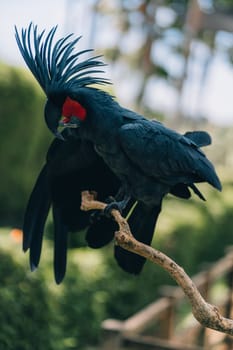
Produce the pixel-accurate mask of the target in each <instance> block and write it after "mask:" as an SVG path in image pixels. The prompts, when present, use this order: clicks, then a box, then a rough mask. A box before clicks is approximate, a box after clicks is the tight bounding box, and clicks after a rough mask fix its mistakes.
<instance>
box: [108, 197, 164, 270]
mask: <svg viewBox="0 0 233 350" xmlns="http://www.w3.org/2000/svg"><path fill="white" fill-rule="evenodd" d="M160 211H161V203H160V204H159V205H157V206H155V207H152V208H151V207H148V206H145V204H143V203H142V202H139V203H137V205H136V207H135V208H134V210H133V212H132V214H131V215H130V217H129V219H128V223H129V226H130V229H131V232H132V234H133V235H134V237H135V238H136V239H137V240H138V241H140V242H143V243H145V244H148V245H150V244H151V241H152V238H153V234H154V230H155V225H156V222H157V219H158V216H159V213H160ZM115 258H116V260H117V262H118V264H119V265H120V267H121V268H122V269H123V270H125V271H126V272H129V273H133V274H139V273H140V272H141V270H142V268H143V265H144V264H145V261H146V259H145V258H143V257H141V256H139V255H137V254H134V253H131V252H129V251H127V250H125V249H123V248H121V247H119V246H115Z"/></svg>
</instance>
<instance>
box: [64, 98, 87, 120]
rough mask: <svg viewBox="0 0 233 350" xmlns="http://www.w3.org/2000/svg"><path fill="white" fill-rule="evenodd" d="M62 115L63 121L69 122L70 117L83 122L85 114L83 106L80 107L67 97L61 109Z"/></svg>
mask: <svg viewBox="0 0 233 350" xmlns="http://www.w3.org/2000/svg"><path fill="white" fill-rule="evenodd" d="M62 115H63V116H64V117H65V118H64V119H65V120H66V118H67V120H68V121H69V120H70V118H71V117H76V118H78V119H80V120H85V118H86V115H87V112H86V110H85V108H83V106H81V105H80V103H78V102H77V101H74V100H72V99H71V98H70V97H67V98H66V100H65V103H64V104H63V107H62Z"/></svg>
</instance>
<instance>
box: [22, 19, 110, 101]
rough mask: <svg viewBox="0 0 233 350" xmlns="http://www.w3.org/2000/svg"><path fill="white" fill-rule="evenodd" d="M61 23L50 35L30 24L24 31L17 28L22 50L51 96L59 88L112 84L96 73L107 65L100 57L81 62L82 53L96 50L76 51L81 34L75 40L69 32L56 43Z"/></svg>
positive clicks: (35, 74)
mask: <svg viewBox="0 0 233 350" xmlns="http://www.w3.org/2000/svg"><path fill="white" fill-rule="evenodd" d="M56 30H57V26H55V27H53V28H51V30H50V31H49V32H48V34H47V35H46V33H45V30H43V31H41V32H38V28H37V26H36V25H33V23H30V24H29V26H28V28H26V29H22V30H21V32H19V31H18V29H17V28H16V27H15V37H16V42H17V45H18V47H19V50H20V52H21V54H22V56H23V58H24V61H25V62H26V64H27V66H28V68H29V69H30V70H31V72H32V74H33V75H34V77H35V78H36V80H37V81H38V83H39V84H40V86H41V87H42V89H43V90H44V92H45V93H46V95H47V96H49V95H50V94H51V93H54V92H57V91H66V90H74V91H75V90H76V89H78V88H81V87H84V86H87V85H91V84H109V83H110V82H109V80H108V79H105V78H101V77H98V76H95V74H99V73H104V71H103V70H100V69H98V68H99V67H103V66H106V64H104V63H103V62H102V61H101V60H99V58H100V57H101V56H94V57H90V58H88V59H86V60H82V61H79V59H80V56H82V55H83V54H86V53H89V52H92V51H93V50H92V49H88V50H83V51H79V52H75V45H76V44H77V43H78V41H79V40H80V39H81V37H77V38H74V39H73V40H72V39H71V38H72V36H73V34H69V35H67V36H65V37H64V38H61V39H59V40H57V41H56V42H54V35H55V33H56Z"/></svg>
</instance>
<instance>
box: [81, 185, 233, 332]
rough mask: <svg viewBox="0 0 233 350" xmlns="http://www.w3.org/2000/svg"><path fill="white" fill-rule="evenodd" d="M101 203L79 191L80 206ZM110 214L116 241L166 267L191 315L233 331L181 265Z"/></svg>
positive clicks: (208, 324)
mask: <svg viewBox="0 0 233 350" xmlns="http://www.w3.org/2000/svg"><path fill="white" fill-rule="evenodd" d="M105 207H106V204H105V203H102V202H99V201H97V200H96V194H94V193H91V192H88V191H84V192H82V204H81V209H82V210H84V211H88V210H93V209H99V210H103V209H104V208H105ZM111 214H112V216H113V217H114V219H115V221H116V222H117V223H118V225H119V231H117V232H116V233H115V239H116V243H117V244H118V245H119V246H121V247H122V248H124V249H126V250H129V251H131V252H133V253H136V254H138V255H141V256H143V257H144V258H146V259H148V260H150V261H152V262H153V263H155V264H157V265H159V266H161V267H162V268H163V269H164V270H166V271H167V272H168V273H169V274H170V276H171V277H172V278H173V279H174V280H175V281H176V283H177V284H178V285H179V286H180V287H181V288H182V289H183V291H184V293H185V295H186V296H187V298H188V299H189V302H190V304H191V305H192V312H193V315H194V317H195V318H196V319H197V321H198V322H200V323H201V324H202V325H203V326H204V327H208V328H211V329H214V330H217V331H219V332H223V333H226V334H230V335H233V320H231V319H228V318H225V317H223V316H222V315H221V314H220V312H219V310H218V308H217V307H216V306H214V305H211V304H209V303H207V302H206V301H205V300H204V299H203V297H202V296H201V294H200V293H199V291H198V289H197V287H196V286H195V285H194V283H193V281H192V280H191V278H190V277H189V276H188V275H187V274H186V273H185V271H184V269H183V268H182V267H180V266H179V265H178V264H177V263H176V262H175V261H173V260H172V259H171V258H169V257H168V256H166V255H165V254H164V253H162V252H160V251H159V250H157V249H154V248H152V247H150V246H148V245H146V244H143V243H141V242H139V241H137V240H136V239H135V238H134V237H133V235H132V233H131V231H130V228H129V225H128V223H127V221H126V220H125V219H124V218H123V217H122V216H121V214H120V213H119V211H117V210H115V209H113V210H112V212H111Z"/></svg>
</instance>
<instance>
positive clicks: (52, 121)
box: [44, 96, 87, 139]
mask: <svg viewBox="0 0 233 350" xmlns="http://www.w3.org/2000/svg"><path fill="white" fill-rule="evenodd" d="M56 101H57V98H55V99H54V98H49V99H48V100H47V102H46V104H45V110H44V113H45V121H46V124H47V126H48V128H49V129H50V130H51V131H52V133H53V134H54V135H55V136H56V137H58V138H60V139H62V136H61V133H60V132H59V131H58V130H59V127H61V128H71V129H75V128H78V127H79V126H80V125H81V123H82V122H83V121H84V120H85V119H86V116H87V111H86V109H85V108H84V106H82V105H81V104H80V103H79V102H77V101H76V100H75V99H72V98H71V97H69V96H63V97H61V96H59V102H58V101H57V102H56ZM61 102H62V104H61Z"/></svg>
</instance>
